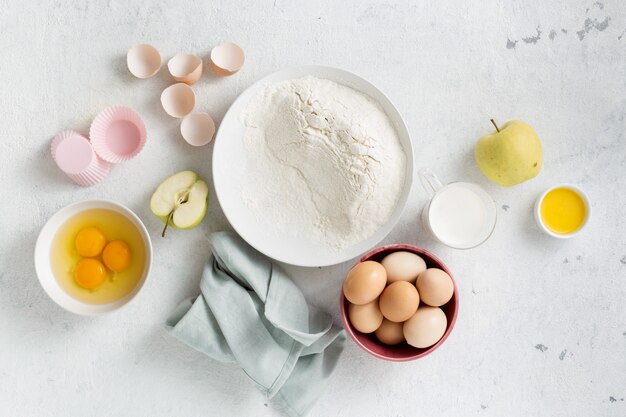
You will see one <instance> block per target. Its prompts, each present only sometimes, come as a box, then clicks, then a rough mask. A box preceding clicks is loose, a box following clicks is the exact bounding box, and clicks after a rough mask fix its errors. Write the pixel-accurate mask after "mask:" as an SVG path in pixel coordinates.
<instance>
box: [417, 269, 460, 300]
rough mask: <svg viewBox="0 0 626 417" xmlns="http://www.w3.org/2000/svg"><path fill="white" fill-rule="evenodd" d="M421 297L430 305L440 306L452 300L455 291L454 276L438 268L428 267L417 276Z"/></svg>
mask: <svg viewBox="0 0 626 417" xmlns="http://www.w3.org/2000/svg"><path fill="white" fill-rule="evenodd" d="M415 285H416V286H417V290H418V291H419V293H420V299H421V300H422V301H423V302H424V303H426V304H428V305H429V306H433V307H439V306H442V305H444V304H445V303H447V302H448V301H450V298H452V293H454V284H453V283H452V278H450V275H448V274H447V273H446V272H445V271H442V270H441V269H438V268H428V269H427V270H426V271H424V272H422V273H421V274H420V276H419V277H418V278H417V283H416V284H415Z"/></svg>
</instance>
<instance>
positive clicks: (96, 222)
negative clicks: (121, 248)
mask: <svg viewBox="0 0 626 417" xmlns="http://www.w3.org/2000/svg"><path fill="white" fill-rule="evenodd" d="M86 228H89V229H91V230H94V229H95V230H97V231H99V232H100V233H101V234H100V236H101V237H102V238H103V239H105V241H103V242H104V243H103V245H106V246H108V243H110V242H118V243H119V242H123V243H124V244H126V246H125V248H126V251H125V252H124V253H122V255H123V256H124V257H125V259H124V261H126V262H125V263H126V265H124V268H123V269H122V270H119V268H116V267H115V266H114V267H113V269H118V271H117V272H116V271H113V270H111V269H110V268H108V265H110V264H111V262H110V260H111V259H113V261H116V260H117V261H119V258H117V259H116V258H114V257H115V256H120V254H119V253H117V254H116V252H115V251H113V252H108V253H109V257H108V258H107V259H105V254H104V252H105V251H106V247H101V248H99V249H100V250H99V251H97V252H98V253H97V254H95V255H93V254H91V255H90V256H89V258H90V262H92V265H91V266H93V264H95V265H96V266H97V265H101V267H100V269H96V270H97V272H98V273H100V274H102V275H100V276H99V277H98V279H100V278H101V281H98V282H97V283H96V284H97V285H95V286H94V287H93V288H85V287H82V286H81V285H79V282H81V281H80V280H77V278H86V279H92V278H93V277H89V276H87V277H78V276H77V274H79V271H77V269H78V268H77V265H78V264H79V262H81V261H82V260H83V259H84V258H85V257H84V256H81V254H80V253H79V251H78V250H77V247H76V245H77V241H76V239H77V236H78V234H79V232H81V231H82V230H84V229H86ZM88 243H89V242H88ZM83 244H84V242H83ZM112 246H115V245H112ZM113 249H115V248H113ZM111 253H113V255H110V254H111ZM112 256H113V258H112ZM106 260H109V262H108V263H107V262H106ZM118 263H119V262H118ZM105 264H106V265H107V267H105ZM114 264H115V262H113V264H112V265H114ZM88 266H89V265H88ZM151 266H152V242H151V241H150V236H149V234H148V231H147V230H146V227H145V226H144V224H143V223H142V222H141V220H140V219H139V217H137V215H136V214H135V213H133V212H132V211H131V210H130V209H129V208H127V207H125V206H123V205H121V204H118V203H115V202H112V201H106V200H86V201H80V202H77V203H73V204H70V205H68V206H66V207H63V208H62V209H61V210H59V211H58V212H56V213H55V214H54V215H53V216H52V217H51V218H50V219H49V220H48V222H47V223H46V224H45V225H44V226H43V228H42V229H41V232H40V233H39V237H38V238H37V243H36V245H35V270H36V271H37V277H38V278H39V282H40V283H41V286H42V287H43V289H44V290H45V291H46V293H47V294H48V296H49V297H50V298H51V299H52V300H53V301H54V302H56V303H57V304H58V305H59V306H61V307H63V308H64V309H66V310H68V311H71V312H72V313H76V314H81V315H99V314H103V313H107V312H110V311H113V310H116V309H118V308H120V307H122V306H123V305H125V304H127V303H128V302H129V301H130V300H132V299H133V298H134V297H135V296H136V295H137V294H138V293H139V291H140V290H141V288H142V287H143V285H144V284H145V282H146V279H147V278H148V275H149V274H150V269H151ZM102 268H104V269H102ZM81 272H84V270H83V271H81ZM83 282H84V281H83ZM92 282H93V281H92Z"/></svg>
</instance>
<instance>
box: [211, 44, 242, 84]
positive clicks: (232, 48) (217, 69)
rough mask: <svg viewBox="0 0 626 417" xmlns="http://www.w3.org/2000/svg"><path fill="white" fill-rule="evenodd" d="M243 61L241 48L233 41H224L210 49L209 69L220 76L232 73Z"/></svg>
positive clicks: (237, 69)
mask: <svg viewBox="0 0 626 417" xmlns="http://www.w3.org/2000/svg"><path fill="white" fill-rule="evenodd" d="M244 61H245V55H244V53H243V49H241V48H240V47H239V45H237V44H234V43H233V42H225V43H223V44H221V45H218V46H216V47H215V48H213V49H212V50H211V69H212V70H213V72H214V73H215V74H216V75H219V76H220V77H227V76H229V75H233V74H234V73H236V72H237V71H239V70H240V69H241V67H242V66H243V63H244Z"/></svg>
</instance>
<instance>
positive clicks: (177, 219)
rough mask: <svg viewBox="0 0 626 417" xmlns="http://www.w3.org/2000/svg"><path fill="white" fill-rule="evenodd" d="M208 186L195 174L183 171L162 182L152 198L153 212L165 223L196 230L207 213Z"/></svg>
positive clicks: (163, 234) (151, 208) (151, 206)
mask: <svg viewBox="0 0 626 417" xmlns="http://www.w3.org/2000/svg"><path fill="white" fill-rule="evenodd" d="M208 197H209V187H208V186H207V184H206V182H204V181H203V180H202V179H201V178H200V177H199V176H198V174H196V173H195V172H193V171H181V172H179V173H177V174H174V175H172V176H171V177H168V178H166V179H165V181H163V182H162V183H161V184H160V185H159V186H158V188H157V189H156V191H155V192H154V194H152V198H151V199H150V210H152V213H154V215H155V216H157V217H158V218H160V219H161V220H162V221H163V222H164V223H165V228H164V229H163V233H162V234H161V236H165V231H166V230H167V226H168V225H169V224H171V225H173V226H174V227H177V228H178V229H191V228H193V227H196V226H197V225H198V224H200V222H201V221H202V219H203V218H204V215H205V214H206V209H207V205H208Z"/></svg>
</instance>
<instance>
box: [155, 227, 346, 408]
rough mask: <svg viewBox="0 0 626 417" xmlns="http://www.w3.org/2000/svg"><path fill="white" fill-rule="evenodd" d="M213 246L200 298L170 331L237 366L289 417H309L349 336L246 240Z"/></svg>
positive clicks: (224, 239) (215, 237)
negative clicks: (310, 410)
mask: <svg viewBox="0 0 626 417" xmlns="http://www.w3.org/2000/svg"><path fill="white" fill-rule="evenodd" d="M209 241H210V243H211V247H212V251H213V255H212V256H211V259H210V260H209V262H208V263H207V265H206V266H205V268H204V272H203V275H202V280H201V282H200V291H201V294H200V295H199V296H198V297H197V298H196V299H195V300H193V299H189V300H186V301H184V302H183V303H182V304H181V305H180V306H179V307H178V308H177V309H176V311H175V312H174V314H172V316H171V317H170V318H169V319H168V320H167V323H166V327H167V329H168V331H169V332H170V333H171V334H172V335H174V336H175V337H177V338H178V339H180V340H181V341H182V342H184V343H186V344H188V345H189V346H191V347H193V348H195V349H197V350H199V351H200V352H202V353H204V354H206V355H208V356H209V357H211V358H213V359H215V360H218V361H220V362H236V363H237V364H238V365H239V366H240V367H241V369H243V371H244V372H245V373H246V375H248V377H250V379H251V380H252V381H254V383H255V384H256V386H257V387H258V388H259V389H260V390H261V392H263V393H264V394H265V395H266V396H267V397H268V398H274V401H276V402H277V403H278V404H279V405H280V406H281V407H283V408H284V409H285V410H286V411H287V412H288V414H289V415H291V416H302V415H304V414H306V413H307V411H308V410H309V409H310V408H311V407H312V406H313V404H314V403H315V401H316V400H317V399H318V398H319V396H320V395H321V394H322V391H323V389H324V387H325V386H326V384H327V381H328V378H329V376H330V374H331V373H332V372H333V370H334V369H335V366H336V364H337V360H338V359H339V355H340V354H341V352H342V350H343V345H344V342H345V338H346V336H345V332H344V331H343V330H342V329H340V328H339V327H337V326H334V325H333V323H332V319H331V317H330V316H329V315H328V314H326V313H324V312H321V311H319V310H317V309H315V308H314V307H312V306H309V305H307V303H306V300H305V299H304V296H303V295H302V293H301V292H300V290H299V289H298V287H296V285H295V284H294V283H293V282H292V281H291V280H290V279H289V277H287V276H286V275H285V274H284V273H283V272H282V271H280V270H279V269H277V268H276V267H275V266H274V265H273V264H272V263H271V262H270V261H269V260H268V259H267V258H266V257H265V256H263V255H261V254H260V253H259V252H257V251H255V250H254V249H253V248H251V247H250V246H248V245H247V244H246V243H245V242H244V241H243V240H242V239H241V238H240V237H239V236H237V235H235V234H234V233H230V232H219V233H213V234H212V235H211V236H210V237H209Z"/></svg>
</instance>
